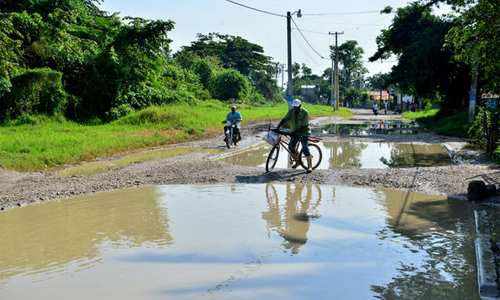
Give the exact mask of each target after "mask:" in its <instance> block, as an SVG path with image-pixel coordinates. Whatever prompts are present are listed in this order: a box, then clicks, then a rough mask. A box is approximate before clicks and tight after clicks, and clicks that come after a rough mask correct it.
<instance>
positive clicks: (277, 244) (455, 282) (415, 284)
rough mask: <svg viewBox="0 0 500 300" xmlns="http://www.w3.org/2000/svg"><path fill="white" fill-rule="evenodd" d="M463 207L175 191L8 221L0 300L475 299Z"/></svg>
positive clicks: (361, 194)
mask: <svg viewBox="0 0 500 300" xmlns="http://www.w3.org/2000/svg"><path fill="white" fill-rule="evenodd" d="M467 206H468V203H466V202H452V201H448V200H445V199H442V198H440V197H435V196H428V195H424V194H416V193H405V192H399V191H392V190H381V189H379V190H377V189H369V188H352V187H342V186H332V185H313V184H307V185H301V184H295V183H288V184H270V183H269V184H263V185H194V186H193V185H178V186H159V187H146V188H140V189H129V190H123V191H117V192H110V193H100V194H95V195H90V196H85V197H80V198H76V199H72V200H65V201H62V202H51V203H47V204H44V205H38V206H30V207H26V208H22V209H15V210H11V211H7V212H4V213H2V214H0V228H1V231H0V241H1V243H0V299H9V300H14V299H370V298H379V299H380V298H381V299H396V298H397V299H477V296H476V295H477V287H476V283H475V273H474V270H475V268H474V248H473V218H472V215H471V213H470V210H469V209H468V207H467Z"/></svg>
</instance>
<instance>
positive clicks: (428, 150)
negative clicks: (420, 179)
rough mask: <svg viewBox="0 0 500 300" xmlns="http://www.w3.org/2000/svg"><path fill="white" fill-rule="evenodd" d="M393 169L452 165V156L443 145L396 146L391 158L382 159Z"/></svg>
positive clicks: (392, 150)
mask: <svg viewBox="0 0 500 300" xmlns="http://www.w3.org/2000/svg"><path fill="white" fill-rule="evenodd" d="M381 160H382V162H383V163H384V164H386V165H387V166H389V167H391V168H395V167H397V168H409V167H431V166H442V165H448V164H450V156H449V154H448V152H447V151H446V149H445V148H444V147H443V146H442V145H431V144H429V145H427V144H394V145H393V147H392V149H391V155H390V158H389V159H387V158H385V157H384V158H381Z"/></svg>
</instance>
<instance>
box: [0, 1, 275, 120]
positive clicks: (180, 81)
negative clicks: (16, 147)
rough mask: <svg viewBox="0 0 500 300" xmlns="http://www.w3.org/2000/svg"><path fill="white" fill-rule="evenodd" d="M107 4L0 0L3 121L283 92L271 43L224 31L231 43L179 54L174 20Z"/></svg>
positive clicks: (108, 114) (106, 114)
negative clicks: (266, 51)
mask: <svg viewBox="0 0 500 300" xmlns="http://www.w3.org/2000/svg"><path fill="white" fill-rule="evenodd" d="M97 4H98V1H97V0H58V1H47V0H16V1H12V0H9V1H6V0H4V1H0V119H1V120H3V121H5V120H7V119H13V118H18V117H20V116H21V115H23V114H40V113H41V114H48V115H53V114H64V115H65V116H66V117H69V118H71V119H74V120H89V119H94V118H96V117H97V118H100V119H103V120H109V119H113V118H117V117H120V116H122V115H124V114H126V113H129V112H131V111H132V110H135V109H141V108H144V107H148V106H151V105H164V104H171V103H191V104H194V103H197V102H199V101H204V100H207V99H210V98H220V99H221V100H227V99H230V98H234V99H235V100H240V101H248V100H254V99H257V100H259V101H260V102H264V97H266V98H267V99H269V100H272V101H275V100H277V99H279V96H280V95H279V91H278V90H277V87H276V83H275V81H274V80H273V78H272V77H270V76H267V75H266V74H267V73H266V72H267V70H269V69H270V68H271V67H272V64H271V63H270V60H269V58H268V57H266V56H264V55H263V49H262V47H260V46H258V45H255V44H252V43H250V42H248V41H246V40H244V39H242V38H240V37H232V36H223V35H215V34H214V35H210V36H217V38H218V39H221V40H223V42H219V41H217V42H215V41H214V42H213V43H204V42H203V40H202V39H201V38H200V41H197V42H194V43H193V47H195V46H196V47H195V48H196V49H194V48H193V49H192V50H188V49H184V50H183V51H182V52H184V53H187V52H190V53H191V54H193V55H191V57H190V58H189V59H188V60H190V61H189V62H186V61H182V59H173V58H172V55H171V53H170V48H169V46H170V42H171V40H170V39H169V37H168V33H169V32H170V31H171V30H172V29H173V28H174V23H173V22H172V21H152V20H145V19H141V18H128V17H125V18H121V17H119V16H117V15H111V14H108V13H106V12H104V11H101V10H100V9H99V8H98V6H97ZM219 45H225V48H220V47H219V48H217V47H218V46H219ZM210 49H212V51H210ZM219 50H220V51H219ZM179 56H182V55H179ZM185 60H186V59H185ZM233 85H235V86H233Z"/></svg>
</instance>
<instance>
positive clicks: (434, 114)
mask: <svg viewBox="0 0 500 300" xmlns="http://www.w3.org/2000/svg"><path fill="white" fill-rule="evenodd" d="M403 118H405V119H410V120H414V121H417V122H418V123H419V124H420V125H422V126H424V127H425V128H427V129H429V130H431V131H433V132H435V133H437V134H441V135H446V136H454V137H462V138H464V137H467V133H468V132H469V128H470V123H469V122H468V120H467V119H468V117H467V112H465V111H464V112H459V113H456V114H453V115H450V116H441V115H440V114H439V110H438V109H431V110H428V111H419V112H406V113H403Z"/></svg>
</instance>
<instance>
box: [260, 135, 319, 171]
mask: <svg viewBox="0 0 500 300" xmlns="http://www.w3.org/2000/svg"><path fill="white" fill-rule="evenodd" d="M271 132H274V133H275V134H277V137H275V138H271V140H272V141H269V140H268V143H270V144H271V145H272V146H273V148H272V149H271V152H269V155H268V156H267V160H266V171H267V172H271V171H272V170H273V169H274V167H275V166H276V163H277V162H278V157H279V154H280V149H281V148H282V147H283V148H284V149H285V150H286V151H287V152H288V154H289V159H290V163H291V164H293V163H294V162H295V160H294V158H293V157H294V156H293V154H292V152H291V151H290V150H289V149H288V145H289V144H290V138H291V137H292V136H293V134H291V133H290V132H286V131H281V130H278V129H269V133H268V136H270V133H271ZM308 141H309V152H311V156H312V157H313V164H312V169H313V170H316V169H317V168H318V167H319V165H320V164H321V160H322V159H323V152H322V151H321V148H320V147H319V146H318V145H317V144H318V143H319V142H321V139H320V138H317V137H308ZM300 145H301V143H297V146H296V147H295V153H299V159H300V161H299V163H300V165H301V166H302V168H304V169H306V170H307V158H306V156H305V155H304V151H303V149H300V151H299V148H300Z"/></svg>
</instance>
